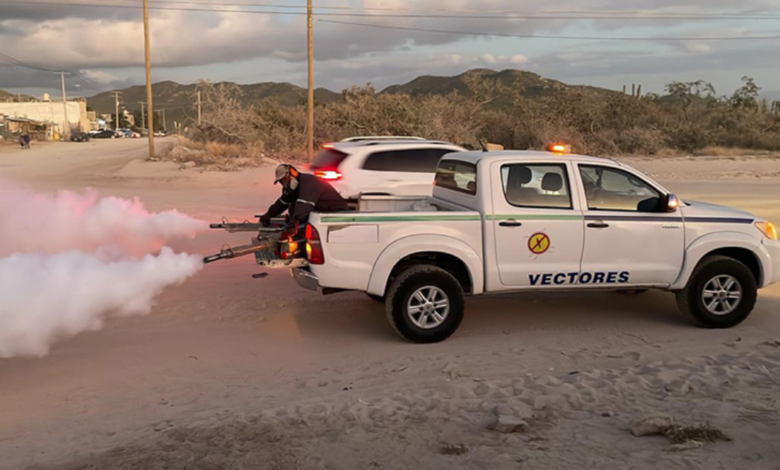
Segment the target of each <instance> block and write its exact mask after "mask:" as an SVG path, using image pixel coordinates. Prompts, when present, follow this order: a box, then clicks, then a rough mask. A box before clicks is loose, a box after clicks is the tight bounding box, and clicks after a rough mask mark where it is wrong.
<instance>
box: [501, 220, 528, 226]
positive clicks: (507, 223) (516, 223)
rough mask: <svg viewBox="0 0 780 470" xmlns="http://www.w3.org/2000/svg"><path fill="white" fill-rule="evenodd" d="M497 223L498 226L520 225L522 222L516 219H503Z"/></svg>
mask: <svg viewBox="0 0 780 470" xmlns="http://www.w3.org/2000/svg"><path fill="white" fill-rule="evenodd" d="M498 225H499V226H500V227H522V226H523V224H522V222H518V221H516V220H505V221H503V222H499V223H498Z"/></svg>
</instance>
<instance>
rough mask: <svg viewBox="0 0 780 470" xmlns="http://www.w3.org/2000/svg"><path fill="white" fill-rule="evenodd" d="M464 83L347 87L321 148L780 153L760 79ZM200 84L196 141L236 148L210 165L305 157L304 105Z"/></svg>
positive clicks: (324, 116)
mask: <svg viewBox="0 0 780 470" xmlns="http://www.w3.org/2000/svg"><path fill="white" fill-rule="evenodd" d="M466 85H467V90H466V91H465V92H463V93H452V94H450V95H431V96H424V97H419V98H413V97H411V96H409V95H401V94H383V93H377V92H376V90H375V89H374V87H372V86H371V85H370V84H368V85H366V86H362V87H352V88H350V89H348V90H344V92H343V93H342V97H343V100H342V101H340V102H336V103H329V104H317V107H316V111H315V112H316V114H315V116H316V119H317V121H316V128H315V140H316V144H321V143H324V142H330V141H337V140H341V139H343V138H345V137H349V136H354V135H419V136H423V137H426V138H429V139H437V140H446V141H450V142H453V143H456V144H460V145H464V146H466V147H470V148H478V147H479V144H478V143H479V139H480V138H482V139H484V140H486V141H489V142H493V143H496V144H499V145H502V146H504V147H505V148H507V149H542V148H544V147H545V146H546V145H548V144H549V143H551V142H553V141H566V142H568V143H570V144H571V145H572V147H573V148H574V149H575V151H576V152H578V153H587V154H592V155H632V154H633V155H670V154H676V153H678V152H685V153H688V154H701V153H703V150H704V149H706V148H708V147H711V146H718V147H723V148H746V149H752V150H768V151H777V150H780V114H778V113H777V112H776V110H777V109H780V107H778V106H769V105H768V104H766V103H762V104H759V103H758V101H757V100H756V96H757V95H756V93H757V89H758V88H757V87H756V86H755V84H753V83H752V80H746V84H745V85H744V86H743V87H742V88H740V89H739V90H737V92H735V93H734V95H733V96H732V97H730V98H726V97H724V98H716V97H715V94H714V89H713V88H712V86H711V85H709V84H708V83H706V82H702V81H698V82H690V83H673V84H670V85H669V87H668V90H669V93H670V94H669V95H668V96H665V97H659V96H657V95H646V96H643V97H634V96H630V95H624V94H621V93H613V94H605V93H596V92H593V91H592V90H587V89H586V90H581V89H579V90H577V89H563V90H561V91H560V92H558V93H556V94H553V95H551V96H546V97H543V98H539V97H536V98H533V99H529V98H524V97H522V96H520V95H519V93H518V92H517V91H513V90H511V89H508V88H507V87H506V86H505V85H503V84H500V83H497V82H491V81H485V80H481V81H480V79H479V77H474V76H471V78H470V80H467V83H466ZM201 89H202V92H203V96H204V103H205V104H204V121H205V123H204V125H202V126H199V127H198V128H196V129H195V130H194V131H193V133H192V136H191V137H192V139H193V140H194V141H199V142H220V143H222V144H227V145H229V146H228V147H224V148H222V147H219V148H216V147H214V148H211V149H209V150H208V151H207V152H206V153H207V154H209V155H211V157H205V156H203V157H201V160H203V161H204V162H206V163H208V164H213V162H212V161H210V160H208V159H209V158H215V159H217V160H218V161H219V162H236V161H239V162H243V159H245V158H249V159H250V160H252V159H259V160H260V161H261V162H264V161H265V159H266V158H268V157H270V158H275V159H278V160H286V161H295V160H300V159H302V158H303V157H304V155H305V152H306V138H307V133H306V125H307V117H306V116H307V114H306V106H305V105H303V104H302V105H298V106H282V105H280V104H278V103H276V102H274V101H271V100H264V101H260V102H255V103H252V104H242V101H241V95H240V90H239V89H238V87H235V86H231V85H216V86H215V85H211V84H209V83H207V82H203V83H201ZM237 146H238V147H237ZM199 161H200V160H199ZM253 164H255V163H253Z"/></svg>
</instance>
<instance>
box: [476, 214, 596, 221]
mask: <svg viewBox="0 0 780 470" xmlns="http://www.w3.org/2000/svg"><path fill="white" fill-rule="evenodd" d="M487 219H488V220H510V219H511V220H583V217H582V216H581V215H559V214H550V215H546V214H539V215H520V214H496V215H489V216H487Z"/></svg>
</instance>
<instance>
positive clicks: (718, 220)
mask: <svg viewBox="0 0 780 470" xmlns="http://www.w3.org/2000/svg"><path fill="white" fill-rule="evenodd" d="M585 220H604V221H607V220H613V221H620V222H682V221H683V218H682V217H654V216H647V217H642V216H636V215H601V216H598V215H586V216H585ZM754 220H755V219H740V218H736V217H685V222H690V223H698V224H752V223H753V221H754Z"/></svg>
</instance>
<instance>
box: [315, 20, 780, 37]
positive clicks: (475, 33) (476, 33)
mask: <svg viewBox="0 0 780 470" xmlns="http://www.w3.org/2000/svg"><path fill="white" fill-rule="evenodd" d="M318 21H319V22H320V23H331V24H340V25H347V26H363V27H366V28H381V29H394V30H400V31H416V32H422V33H439V34H458V35H463V36H492V37H506V38H521V39H564V40H575V41H585V40H598V41H745V40H769V39H780V36H731V37H693V36H692V37H630V36H629V37H615V36H548V35H540V34H510V33H492V32H482V31H455V30H447V29H428V28H412V27H405V26H389V25H380V24H375V23H353V22H350V21H336V20H318Z"/></svg>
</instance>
